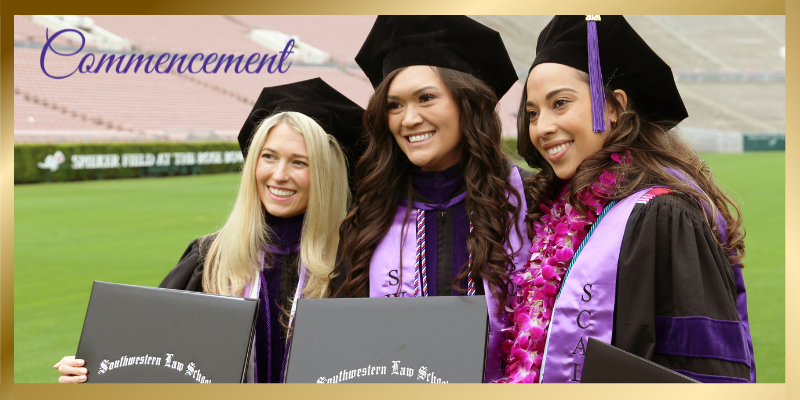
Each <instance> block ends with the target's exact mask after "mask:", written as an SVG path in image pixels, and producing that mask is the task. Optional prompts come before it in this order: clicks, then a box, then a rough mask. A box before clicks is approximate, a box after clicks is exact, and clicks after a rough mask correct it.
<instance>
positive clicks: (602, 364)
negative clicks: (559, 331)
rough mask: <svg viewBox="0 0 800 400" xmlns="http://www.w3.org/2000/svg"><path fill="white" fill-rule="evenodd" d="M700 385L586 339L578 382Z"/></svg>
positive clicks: (648, 361) (629, 354)
mask: <svg viewBox="0 0 800 400" xmlns="http://www.w3.org/2000/svg"><path fill="white" fill-rule="evenodd" d="M689 382H693V383H699V382H697V381H696V380H694V379H692V378H689V377H688V376H686V375H681V374H679V373H677V372H675V371H673V370H671V369H669V368H665V367H663V366H661V365H658V364H656V363H654V362H652V361H650V360H646V359H644V358H641V357H639V356H637V355H634V354H631V353H628V352H627V351H625V350H621V349H618V348H616V347H614V346H612V345H610V344H607V343H605V342H602V341H600V340H597V339H595V338H593V337H590V338H589V342H588V343H587V344H586V358H585V359H584V361H583V372H581V383H689Z"/></svg>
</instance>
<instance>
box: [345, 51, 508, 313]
mask: <svg viewBox="0 0 800 400" xmlns="http://www.w3.org/2000/svg"><path fill="white" fill-rule="evenodd" d="M431 68H434V70H435V71H436V72H437V73H438V74H439V77H440V78H441V79H442V82H444V84H445V86H446V87H447V89H448V90H449V91H450V94H451V95H452V97H453V99H454V101H455V102H456V104H457V105H458V108H459V111H460V114H461V115H460V121H459V128H460V129H461V132H462V134H463V138H462V140H461V161H460V163H459V165H460V168H461V170H462V171H463V174H464V182H465V183H466V186H467V196H466V208H467V210H469V211H470V212H471V213H472V215H471V217H470V218H471V221H472V223H473V226H474V231H473V233H470V234H469V235H468V236H467V245H468V246H469V248H471V249H473V251H472V257H473V259H472V267H471V268H470V269H468V268H466V264H465V265H463V266H461V270H460V272H459V274H458V277H456V279H455V280H454V281H453V285H452V286H453V287H454V288H457V289H458V290H461V291H464V289H463V288H459V285H458V282H459V281H461V280H462V279H464V278H465V277H466V276H467V275H468V274H469V273H472V276H479V277H480V278H481V279H483V280H486V281H488V282H489V284H490V288H491V289H490V290H491V292H492V295H493V296H494V297H495V298H499V299H500V300H501V301H502V303H501V304H505V303H506V300H507V299H508V296H509V295H510V289H509V288H508V279H507V277H508V273H509V272H510V271H513V270H514V264H513V261H512V259H511V254H507V252H506V250H505V248H504V246H503V244H504V242H505V240H506V238H507V237H508V235H509V233H510V232H511V229H512V226H516V224H515V221H516V220H517V218H518V217H519V209H518V208H517V207H515V206H513V205H512V203H511V202H510V201H509V198H508V197H507V195H508V194H510V195H511V196H515V197H516V200H517V204H521V200H520V193H518V192H517V191H516V190H515V189H514V188H513V187H512V186H511V185H510V184H509V183H508V176H509V174H510V173H511V168H512V164H511V163H510V162H509V160H508V158H507V157H506V156H505V154H504V153H503V152H502V150H501V147H500V143H501V135H502V125H501V123H500V118H499V117H498V115H497V113H496V111H495V108H496V106H497V101H498V99H497V96H496V95H495V94H494V92H493V91H492V89H491V88H490V87H489V86H488V85H486V84H485V83H484V82H483V81H481V80H480V79H477V78H475V77H473V76H472V75H469V74H466V73H463V72H459V71H454V70H451V69H447V68H437V67H431ZM402 70H403V68H400V69H397V70H395V71H392V72H391V73H389V74H388V75H387V76H386V78H384V80H383V82H381V84H380V85H378V87H377V88H376V89H375V93H374V94H373V95H372V97H371V98H370V100H369V105H368V106H367V109H366V112H365V113H364V127H365V129H366V132H367V137H368V140H369V143H368V145H367V148H366V152H365V153H364V156H363V157H361V159H360V160H359V161H358V164H357V165H356V176H357V179H358V185H357V189H356V193H355V196H354V204H353V208H352V209H351V211H350V212H349V213H348V215H347V217H346V218H345V220H344V223H343V224H342V228H341V230H340V234H341V236H342V239H341V242H342V253H343V257H344V259H345V260H346V261H347V262H348V263H349V264H350V265H351V267H352V269H351V271H350V275H349V276H348V277H347V280H346V281H345V283H344V284H343V286H342V288H341V290H340V292H342V293H343V294H344V295H346V296H349V297H366V296H369V267H370V260H371V259H372V254H373V252H374V251H375V247H376V246H377V244H378V242H379V241H380V240H381V239H382V238H383V236H384V235H385V234H386V232H387V231H388V230H389V226H390V225H391V222H392V219H393V218H394V215H395V212H396V210H397V203H398V201H400V199H402V198H406V199H410V198H411V194H412V186H411V171H412V168H413V167H414V165H413V164H412V163H411V162H410V161H409V160H408V157H406V155H405V154H404V153H403V151H402V150H401V149H400V147H399V146H398V145H397V143H396V141H395V139H394V137H393V136H392V134H391V132H390V131H389V126H388V109H387V107H386V96H387V93H388V91H389V85H390V84H391V82H392V80H393V79H394V77H395V76H397V74H398V73H399V72H400V71H402ZM516 229H518V228H516ZM515 250H516V251H518V250H520V249H515Z"/></svg>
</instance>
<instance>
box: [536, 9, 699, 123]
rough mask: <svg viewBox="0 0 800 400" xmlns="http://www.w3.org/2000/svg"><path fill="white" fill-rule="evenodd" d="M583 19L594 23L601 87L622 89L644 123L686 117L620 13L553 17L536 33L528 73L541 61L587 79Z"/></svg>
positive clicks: (666, 75) (664, 71) (671, 84)
mask: <svg viewBox="0 0 800 400" xmlns="http://www.w3.org/2000/svg"><path fill="white" fill-rule="evenodd" d="M591 17H600V18H591ZM588 19H595V20H596V22H594V25H595V26H596V27H597V28H596V31H597V34H596V38H597V43H598V45H599V55H600V67H601V68H600V69H601V70H602V77H603V84H604V85H606V86H610V87H612V88H615V89H622V90H624V91H625V93H627V95H628V97H629V98H630V99H631V101H632V102H633V104H634V105H635V107H636V110H637V111H638V112H639V114H640V115H641V116H642V117H643V118H645V119H647V120H648V121H653V122H671V123H678V122H680V121H682V120H683V119H685V118H686V117H688V116H689V113H688V112H686V107H685V106H684V104H683V100H681V96H680V94H679V93H678V88H677V86H676V85H675V78H674V77H673V75H672V70H671V69H670V67H669V65H667V63H665V62H664V61H663V60H662V59H661V58H660V57H659V56H658V55H657V54H656V53H655V52H654V51H653V50H652V49H650V47H649V46H648V45H647V43H645V41H644V40H643V39H642V38H641V37H640V36H639V34H638V33H636V31H635V30H633V28H632V27H631V26H630V24H628V21H626V20H625V18H624V17H622V16H621V15H603V16H590V18H587V16H585V15H557V16H555V17H554V18H553V19H552V20H551V21H550V23H549V24H547V26H546V27H545V28H544V30H542V32H541V33H540V34H539V40H538V42H537V43H536V59H535V60H534V61H533V65H531V69H533V67H535V66H537V65H539V64H542V63H557V64H563V65H567V66H570V67H572V68H575V69H579V70H581V71H583V72H587V73H589V74H590V75H593V73H592V72H590V63H589V60H590V55H589V54H590V52H591V51H590V50H589V49H590V46H589V45H588V43H587V37H589V36H591V35H589V29H590V28H587V27H588V26H589V24H588V23H587V22H588V21H587V20H588ZM529 71H530V70H529Z"/></svg>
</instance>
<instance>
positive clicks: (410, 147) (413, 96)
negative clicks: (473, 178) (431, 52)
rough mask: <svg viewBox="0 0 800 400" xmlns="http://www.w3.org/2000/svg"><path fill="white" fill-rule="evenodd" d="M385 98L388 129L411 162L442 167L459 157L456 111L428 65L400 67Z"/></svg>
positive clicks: (436, 168)
mask: <svg viewBox="0 0 800 400" xmlns="http://www.w3.org/2000/svg"><path fill="white" fill-rule="evenodd" d="M386 102H387V109H388V111H389V115H388V123H389V130H390V131H391V132H392V135H393V136H394V138H395V140H396V141H397V144H398V145H399V146H400V149H401V150H403V153H405V154H406V156H407V157H408V159H409V161H411V162H412V163H413V164H414V165H416V166H418V167H420V168H422V170H424V171H442V170H445V169H447V168H449V167H451V166H453V165H455V164H457V163H458V162H459V161H460V160H461V137H462V133H461V129H460V128H459V118H460V112H459V110H458V106H457V105H456V104H455V101H454V99H453V96H452V95H451V94H450V90H449V89H448V88H447V86H445V84H444V82H442V79H441V78H439V74H438V73H437V72H436V71H435V70H434V69H433V68H432V67H429V66H421V65H417V66H411V67H407V68H406V69H404V70H403V71H400V73H398V74H397V75H396V76H395V77H394V79H393V80H392V83H391V84H390V85H389V90H388V94H387V96H386Z"/></svg>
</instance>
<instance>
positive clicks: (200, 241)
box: [158, 232, 218, 292]
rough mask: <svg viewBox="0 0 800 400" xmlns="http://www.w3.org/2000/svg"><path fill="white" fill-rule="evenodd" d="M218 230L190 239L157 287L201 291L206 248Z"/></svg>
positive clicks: (209, 245)
mask: <svg viewBox="0 0 800 400" xmlns="http://www.w3.org/2000/svg"><path fill="white" fill-rule="evenodd" d="M217 234H218V232H215V233H212V234H210V235H206V236H203V237H200V238H197V239H194V240H192V241H191V242H190V243H189V245H188V246H187V247H186V250H184V252H183V255H181V258H180V259H179V260H178V264H177V265H175V268H173V269H172V270H171V271H170V272H169V273H168V274H167V276H166V277H165V278H164V280H163V281H161V284H159V285H158V287H161V288H168V289H181V290H191V291H195V292H202V291H203V268H204V265H205V258H206V255H207V254H208V249H209V248H210V247H211V244H212V243H213V242H214V239H216V237H217Z"/></svg>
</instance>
